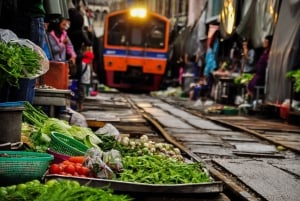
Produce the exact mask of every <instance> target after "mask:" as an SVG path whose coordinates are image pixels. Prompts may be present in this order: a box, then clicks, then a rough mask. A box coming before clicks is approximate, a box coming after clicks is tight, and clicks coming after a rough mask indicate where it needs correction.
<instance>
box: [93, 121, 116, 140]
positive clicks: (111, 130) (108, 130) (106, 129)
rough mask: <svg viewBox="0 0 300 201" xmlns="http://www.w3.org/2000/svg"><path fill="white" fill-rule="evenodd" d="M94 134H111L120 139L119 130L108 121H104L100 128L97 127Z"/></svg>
mask: <svg viewBox="0 0 300 201" xmlns="http://www.w3.org/2000/svg"><path fill="white" fill-rule="evenodd" d="M95 134H96V135H112V136H115V139H116V140H120V138H121V137H120V132H119V131H118V129H117V128H116V127H114V126H113V125H112V124H110V123H106V124H105V125H104V126H103V127H102V128H99V129H98V130H97V131H96V132H95Z"/></svg>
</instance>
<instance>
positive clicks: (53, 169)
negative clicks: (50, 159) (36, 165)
mask: <svg viewBox="0 0 300 201" xmlns="http://www.w3.org/2000/svg"><path fill="white" fill-rule="evenodd" d="M61 172H62V168H61V167H60V165H58V164H52V165H50V167H49V173H50V174H60V173H61Z"/></svg>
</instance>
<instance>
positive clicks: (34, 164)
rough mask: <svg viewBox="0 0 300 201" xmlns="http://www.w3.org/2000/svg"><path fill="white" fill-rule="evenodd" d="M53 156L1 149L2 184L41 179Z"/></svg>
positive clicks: (0, 168) (0, 170) (0, 173)
mask: <svg viewBox="0 0 300 201" xmlns="http://www.w3.org/2000/svg"><path fill="white" fill-rule="evenodd" d="M51 160H53V156H52V155H50V154H47V153H37V152H27V151H0V178H1V182H0V183H1V185H2V184H6V185H10V184H15V183H21V182H26V181H30V180H34V179H38V180H41V179H42V177H43V175H44V174H45V172H46V171H47V169H48V166H49V163H50V162H51Z"/></svg>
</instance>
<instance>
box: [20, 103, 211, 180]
mask: <svg viewBox="0 0 300 201" xmlns="http://www.w3.org/2000/svg"><path fill="white" fill-rule="evenodd" d="M56 132H59V133H60V134H61V135H64V136H67V137H68V138H73V139H76V140H77V141H79V142H80V143H82V144H84V145H85V146H86V147H88V149H87V151H86V152H85V154H84V155H83V156H71V155H65V156H67V159H64V160H62V161H60V162H55V160H54V161H53V162H52V164H51V165H50V166H49V170H48V173H47V175H49V176H51V175H58V176H59V175H61V176H68V177H69V178H75V180H76V178H82V177H85V178H90V179H93V178H97V179H106V180H115V181H124V182H135V183H145V184H199V183H207V182H212V181H213V180H212V178H211V177H210V176H209V174H208V172H207V171H206V169H205V167H204V165H203V164H202V163H199V162H191V161H188V160H186V159H185V158H184V157H183V156H182V154H181V151H180V150H179V149H178V148H176V147H174V146H173V145H171V144H169V143H162V142H159V143H156V142H154V141H152V140H150V139H149V138H148V136H147V135H142V136H140V137H135V138H134V137H130V136H129V135H122V134H119V135H118V136H116V135H109V134H108V133H105V134H101V133H99V132H93V131H92V130H91V129H89V128H82V127H79V126H74V125H70V124H69V123H68V122H66V121H63V120H59V119H56V118H49V117H48V116H47V115H46V114H45V113H43V112H42V111H41V110H40V109H38V108H34V107H32V106H31V105H30V104H29V103H27V104H25V110H24V123H23V127H22V140H24V141H23V142H24V143H26V144H28V147H29V150H30V151H33V150H34V151H38V152H45V151H46V150H49V145H51V141H52V140H53V138H51V136H52V134H53V133H56ZM50 149H51V146H50ZM53 151H54V152H57V153H59V154H62V155H63V154H65V153H60V152H59V150H53ZM48 153H51V152H48ZM55 157H57V156H56V155H54V158H55Z"/></svg>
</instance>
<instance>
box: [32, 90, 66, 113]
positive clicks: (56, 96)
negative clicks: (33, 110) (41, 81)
mask: <svg viewBox="0 0 300 201" xmlns="http://www.w3.org/2000/svg"><path fill="white" fill-rule="evenodd" d="M70 98H71V91H70V90H63V89H40V88H36V89H35V97H34V100H33V104H34V105H40V106H48V107H49V116H51V117H54V116H55V108H56V107H66V106H69V105H70Z"/></svg>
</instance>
